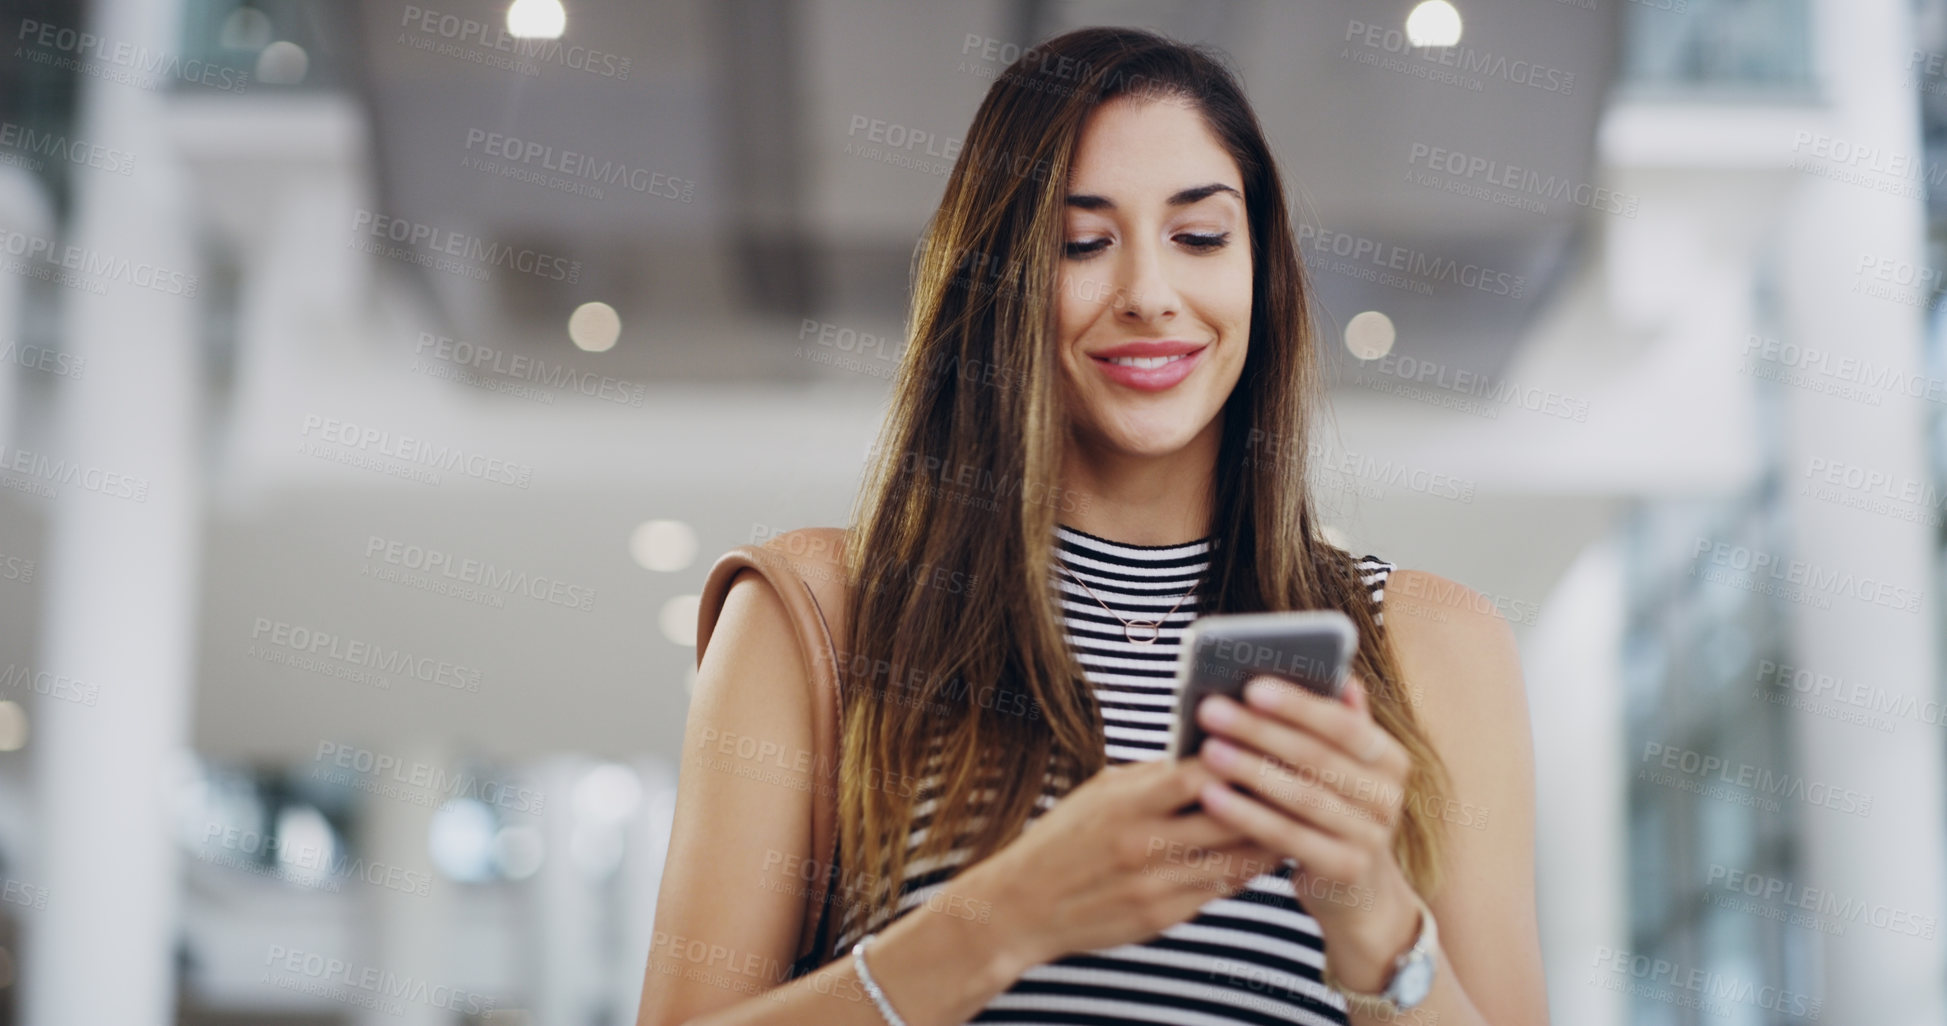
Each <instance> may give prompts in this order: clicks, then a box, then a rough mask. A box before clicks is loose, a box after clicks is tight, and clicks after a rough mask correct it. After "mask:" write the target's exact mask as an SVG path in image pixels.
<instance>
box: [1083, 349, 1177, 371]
mask: <svg viewBox="0 0 1947 1026" xmlns="http://www.w3.org/2000/svg"><path fill="white" fill-rule="evenodd" d="M1202 351H1203V350H1201V349H1199V350H1196V352H1189V353H1178V354H1176V355H1175V356H1098V357H1096V359H1098V360H1101V361H1102V362H1103V363H1113V364H1115V365H1116V366H1118V367H1142V368H1149V367H1161V366H1162V365H1164V364H1166V363H1175V362H1176V361H1178V360H1181V359H1184V358H1186V357H1191V356H1195V355H1196V354H1197V353H1200V352H1202Z"/></svg>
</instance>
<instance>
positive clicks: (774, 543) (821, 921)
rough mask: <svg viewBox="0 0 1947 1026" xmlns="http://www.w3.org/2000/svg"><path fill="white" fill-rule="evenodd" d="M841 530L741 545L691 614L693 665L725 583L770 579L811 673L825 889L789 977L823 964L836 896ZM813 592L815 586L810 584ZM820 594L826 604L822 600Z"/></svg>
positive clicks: (817, 825)
mask: <svg viewBox="0 0 1947 1026" xmlns="http://www.w3.org/2000/svg"><path fill="white" fill-rule="evenodd" d="M843 543H844V531H843V530H842V529H841V528H836V527H807V528H800V529H799V530H796V531H788V532H786V533H784V534H781V535H779V536H777V537H775V538H772V539H770V540H769V541H766V542H765V543H764V544H762V545H739V546H737V547H736V548H734V549H731V550H730V551H728V552H725V553H724V554H723V555H722V556H719V557H718V558H717V561H716V563H715V564H714V565H712V566H711V567H710V573H709V576H708V577H707V578H705V580H704V583H703V595H702V601H701V603H700V604H699V606H698V607H697V611H696V662H697V665H698V666H701V665H702V664H703V650H704V649H705V648H707V647H708V646H709V644H710V634H711V632H713V631H714V630H715V629H716V626H717V617H718V616H719V615H720V614H722V612H723V603H724V599H725V598H726V597H728V595H729V592H730V585H731V584H732V583H734V582H735V580H736V577H737V574H738V573H739V572H740V571H743V570H754V571H756V572H757V573H758V574H760V575H762V576H763V578H764V579H765V580H766V581H769V582H770V585H771V589H772V590H773V591H775V592H776V593H777V595H778V597H779V598H780V599H782V600H783V601H784V609H785V612H786V613H787V614H789V616H790V618H791V624H792V626H793V627H794V628H796V630H797V635H798V644H799V647H800V651H801V652H803V654H804V660H805V665H806V666H807V667H809V668H810V671H811V767H812V772H811V798H812V801H811V846H810V848H809V851H810V852H811V857H812V858H813V859H814V860H815V861H814V862H813V863H812V864H813V865H814V866H822V867H825V873H824V876H825V880H826V884H827V886H826V887H824V888H821V889H816V890H812V891H810V892H809V894H808V902H809V901H816V902H817V908H816V909H814V908H813V907H812V906H811V905H810V904H809V903H807V905H806V906H805V916H804V926H803V928H802V929H801V930H800V932H799V935H798V953H797V961H798V962H799V963H800V966H799V967H794V970H793V973H792V975H794V976H796V975H799V974H800V973H801V972H808V971H810V970H811V969H815V968H817V967H818V966H820V965H823V964H824V962H825V957H824V955H825V949H826V947H827V946H828V945H829V941H828V940H827V935H828V932H829V930H828V923H827V920H828V919H829V914H830V911H831V907H832V904H833V901H834V899H835V897H836V894H837V893H838V892H837V890H836V888H835V887H833V886H831V885H832V884H833V883H834V882H835V881H836V880H837V868H838V867H837V866H836V865H835V864H834V863H835V856H836V851H837V846H838V738H839V728H840V722H841V718H842V716H843V711H844V706H843V703H842V696H841V694H840V692H839V672H838V652H837V649H836V646H835V645H834V644H833V642H832V638H833V636H834V635H837V636H840V637H842V636H843V631H844V616H845V603H844V598H845V582H844V579H843V577H842V576H841V575H842V570H841V569H839V568H841V567H842V566H843V565H844V564H843V562H842V559H841V560H840V561H838V562H836V563H832V564H828V563H826V562H825V561H824V558H823V557H825V556H827V555H830V556H839V555H840V548H841V547H842V545H843ZM814 581H815V582H817V585H818V587H817V588H816V589H814V588H813V582H814ZM819 592H823V593H824V594H825V595H826V596H827V598H828V601H826V602H823V603H821V602H819V600H818V594H819Z"/></svg>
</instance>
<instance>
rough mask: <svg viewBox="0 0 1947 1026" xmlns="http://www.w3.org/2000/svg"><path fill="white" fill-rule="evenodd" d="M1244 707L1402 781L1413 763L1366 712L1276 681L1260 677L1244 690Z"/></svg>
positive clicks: (1285, 682) (1287, 683)
mask: <svg viewBox="0 0 1947 1026" xmlns="http://www.w3.org/2000/svg"><path fill="white" fill-rule="evenodd" d="M1244 700H1245V703H1246V704H1247V705H1248V706H1250V707H1251V708H1252V709H1255V710H1257V711H1258V712H1260V713H1263V714H1265V715H1267V716H1272V717H1275V718H1277V719H1279V720H1282V721H1283V722H1285V723H1287V724H1290V725H1291V726H1294V727H1302V728H1304V729H1305V730H1309V731H1311V732H1312V733H1314V734H1317V735H1318V736H1319V737H1322V738H1324V739H1325V740H1327V741H1329V742H1331V743H1332V745H1333V746H1334V747H1336V748H1338V749H1339V750H1340V751H1342V752H1344V753H1345V754H1346V755H1347V756H1349V757H1351V758H1353V759H1356V760H1358V761H1359V762H1363V763H1367V764H1369V765H1373V766H1377V767H1380V768H1381V769H1385V770H1396V771H1398V774H1399V776H1400V777H1402V778H1404V777H1405V775H1406V772H1405V771H1406V768H1407V767H1408V766H1409V765H1410V764H1411V762H1412V759H1411V757H1410V756H1408V755H1407V753H1406V749H1405V748H1404V747H1403V746H1401V745H1400V743H1399V742H1398V741H1397V740H1394V738H1393V736H1392V735H1391V734H1388V733H1387V732H1386V729H1385V728H1384V727H1381V726H1380V725H1379V724H1377V723H1375V722H1374V721H1373V719H1372V716H1371V714H1370V713H1369V711H1368V710H1365V709H1355V708H1353V707H1352V706H1350V705H1348V704H1346V703H1344V702H1339V701H1334V700H1333V699H1329V698H1325V697H1323V696H1320V695H1317V694H1313V693H1312V692H1310V691H1308V690H1306V689H1304V688H1302V687H1299V686H1298V685H1295V684H1292V683H1290V682H1288V681H1284V680H1280V679H1278V678H1276V677H1258V678H1255V679H1253V680H1252V681H1251V683H1250V684H1249V685H1247V686H1246V687H1245V688H1244Z"/></svg>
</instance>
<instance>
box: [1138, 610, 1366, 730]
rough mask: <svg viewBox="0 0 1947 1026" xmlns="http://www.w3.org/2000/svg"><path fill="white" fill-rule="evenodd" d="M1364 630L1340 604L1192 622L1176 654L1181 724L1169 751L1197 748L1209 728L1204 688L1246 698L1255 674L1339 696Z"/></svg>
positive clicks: (1178, 721) (1177, 714)
mask: <svg viewBox="0 0 1947 1026" xmlns="http://www.w3.org/2000/svg"><path fill="white" fill-rule="evenodd" d="M1358 645H1359V631H1358V628H1357V627H1355V626H1353V623H1352V618H1351V617H1349V616H1346V615H1345V614H1344V613H1341V612H1338V611H1336V610H1317V611H1307V612H1299V613H1226V614H1217V615H1212V616H1205V617H1201V618H1199V619H1197V620H1196V621H1194V622H1192V623H1191V624H1190V629H1189V631H1188V632H1187V633H1186V634H1185V635H1184V639H1183V649H1182V652H1181V653H1180V654H1179V655H1178V657H1177V670H1176V672H1177V687H1176V712H1175V726H1174V729H1173V730H1172V731H1171V734H1170V748H1169V755H1170V756H1171V757H1183V756H1189V755H1195V754H1196V753H1197V750H1198V749H1200V748H1201V747H1202V746H1203V739H1204V737H1205V731H1204V729H1203V726H1202V725H1201V724H1199V723H1198V722H1197V720H1196V709H1197V704H1198V703H1199V702H1201V701H1203V699H1204V696H1206V695H1212V694H1222V695H1228V696H1230V697H1231V698H1233V699H1236V700H1238V701H1240V702H1241V701H1243V691H1244V685H1245V684H1248V683H1249V682H1250V681H1251V678H1253V677H1259V676H1271V677H1279V678H1282V679H1284V680H1288V681H1291V682H1293V683H1295V684H1299V685H1301V686H1303V687H1305V688H1308V689H1310V690H1312V691H1314V692H1316V693H1318V694H1321V695H1326V696H1328V697H1334V698H1335V697H1337V696H1338V694H1339V690H1340V688H1342V687H1343V686H1344V684H1345V673H1346V668H1347V666H1348V664H1350V662H1351V660H1352V653H1353V652H1354V651H1355V650H1357V648H1358Z"/></svg>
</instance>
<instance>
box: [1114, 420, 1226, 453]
mask: <svg viewBox="0 0 1947 1026" xmlns="http://www.w3.org/2000/svg"><path fill="white" fill-rule="evenodd" d="M1103 419H1104V420H1105V421H1107V422H1108V423H1111V424H1113V425H1115V426H1114V427H1113V428H1111V429H1110V430H1108V431H1106V432H1104V435H1105V436H1106V437H1105V439H1104V440H1105V441H1107V442H1108V443H1109V444H1110V445H1111V446H1113V447H1114V448H1117V449H1120V450H1122V451H1123V452H1126V453H1130V454H1132V455H1138V456H1166V455H1168V454H1170V453H1173V452H1176V451H1177V450H1179V449H1181V448H1183V447H1184V446H1186V445H1189V444H1190V442H1191V440H1192V439H1194V438H1196V437H1197V432H1198V431H1200V430H1202V428H1203V423H1202V422H1197V421H1195V419H1194V418H1191V417H1184V416H1165V417H1145V416H1141V415H1133V416H1127V415H1125V416H1116V415H1115V414H1113V413H1112V414H1110V415H1109V416H1108V417H1105V418H1103Z"/></svg>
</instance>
